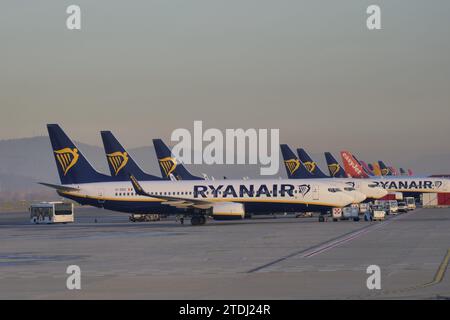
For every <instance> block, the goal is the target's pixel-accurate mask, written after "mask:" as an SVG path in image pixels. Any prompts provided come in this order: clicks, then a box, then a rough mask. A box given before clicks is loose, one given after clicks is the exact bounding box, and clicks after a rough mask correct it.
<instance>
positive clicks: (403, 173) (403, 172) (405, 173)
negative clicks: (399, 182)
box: [400, 168, 408, 176]
mask: <svg viewBox="0 0 450 320" xmlns="http://www.w3.org/2000/svg"><path fill="white" fill-rule="evenodd" d="M400 175H401V176H407V175H408V172H406V170H405V169H403V168H400Z"/></svg>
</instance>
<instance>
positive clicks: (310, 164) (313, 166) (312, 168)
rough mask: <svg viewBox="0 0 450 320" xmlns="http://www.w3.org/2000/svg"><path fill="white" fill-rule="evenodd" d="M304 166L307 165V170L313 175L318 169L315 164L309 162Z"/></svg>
mask: <svg viewBox="0 0 450 320" xmlns="http://www.w3.org/2000/svg"><path fill="white" fill-rule="evenodd" d="M303 164H304V165H305V167H306V169H307V170H308V171H309V172H311V173H312V172H313V171H314V170H315V169H316V163H315V162H311V161H308V162H303Z"/></svg>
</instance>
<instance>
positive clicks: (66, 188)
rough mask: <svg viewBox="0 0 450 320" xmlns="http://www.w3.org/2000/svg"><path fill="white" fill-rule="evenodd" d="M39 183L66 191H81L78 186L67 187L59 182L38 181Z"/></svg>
mask: <svg viewBox="0 0 450 320" xmlns="http://www.w3.org/2000/svg"><path fill="white" fill-rule="evenodd" d="M38 183H39V184H42V185H43V186H46V187H49V188H52V189H56V190H59V191H65V192H70V191H80V189H78V188H72V187H66V186H62V185H59V184H51V183H45V182H38Z"/></svg>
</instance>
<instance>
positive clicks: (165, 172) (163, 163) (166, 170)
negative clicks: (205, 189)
mask: <svg viewBox="0 0 450 320" xmlns="http://www.w3.org/2000/svg"><path fill="white" fill-rule="evenodd" d="M153 146H154V147H155V152H156V156H157V158H158V163H159V168H160V170H161V174H162V177H163V179H165V180H170V176H171V175H173V176H174V177H175V178H176V179H177V180H205V178H202V177H198V176H194V175H192V174H191V173H190V172H189V171H188V170H187V169H186V168H185V167H184V165H183V164H182V163H180V162H179V161H178V160H177V159H176V158H175V157H174V156H173V155H172V152H171V151H170V149H169V148H168V147H167V146H166V144H165V143H164V142H163V141H162V140H161V139H153Z"/></svg>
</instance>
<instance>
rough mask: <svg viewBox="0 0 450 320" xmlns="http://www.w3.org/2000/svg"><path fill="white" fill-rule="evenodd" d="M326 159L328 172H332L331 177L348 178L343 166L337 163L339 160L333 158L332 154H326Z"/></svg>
mask: <svg viewBox="0 0 450 320" xmlns="http://www.w3.org/2000/svg"><path fill="white" fill-rule="evenodd" d="M325 159H326V161H327V166H328V171H329V172H330V176H331V177H333V178H347V174H346V173H345V171H344V169H342V166H341V165H340V164H339V162H337V160H336V159H335V158H334V157H333V155H332V154H331V153H330V152H325Z"/></svg>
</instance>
